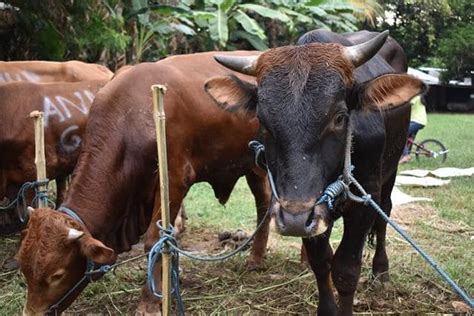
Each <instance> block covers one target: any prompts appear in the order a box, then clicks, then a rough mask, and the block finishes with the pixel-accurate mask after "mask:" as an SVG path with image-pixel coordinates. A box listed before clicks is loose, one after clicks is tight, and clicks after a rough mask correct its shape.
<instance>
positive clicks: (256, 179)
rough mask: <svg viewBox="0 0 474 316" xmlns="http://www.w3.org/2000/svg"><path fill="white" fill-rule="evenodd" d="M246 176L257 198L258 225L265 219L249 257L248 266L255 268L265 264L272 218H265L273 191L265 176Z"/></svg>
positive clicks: (251, 174)
mask: <svg viewBox="0 0 474 316" xmlns="http://www.w3.org/2000/svg"><path fill="white" fill-rule="evenodd" d="M245 177H246V180H247V183H248V185H249V187H250V190H251V191H252V194H253V196H254V198H255V205H256V208H257V226H258V225H259V224H260V223H261V222H262V221H263V220H264V219H265V221H264V222H263V223H262V224H261V227H260V229H259V231H258V232H257V233H256V235H255V238H254V241H253V245H252V250H251V253H250V256H249V258H248V259H247V266H248V267H249V269H251V270H254V269H261V268H262V267H263V266H264V258H265V253H266V250H267V242H268V233H269V229H270V219H271V218H270V216H267V217H266V218H265V214H266V213H267V211H268V207H269V205H270V199H271V191H270V187H269V185H268V181H267V178H266V177H265V176H263V177H261V176H258V175H257V174H255V173H254V172H250V173H249V174H247V175H246V176H245Z"/></svg>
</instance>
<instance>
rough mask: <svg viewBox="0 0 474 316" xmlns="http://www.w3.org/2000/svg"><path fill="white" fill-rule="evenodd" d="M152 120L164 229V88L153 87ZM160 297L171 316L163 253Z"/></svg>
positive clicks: (168, 265)
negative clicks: (154, 132)
mask: <svg viewBox="0 0 474 316" xmlns="http://www.w3.org/2000/svg"><path fill="white" fill-rule="evenodd" d="M151 89H152V94H153V119H154V120H155V127H156V144H157V147H158V170H159V172H160V197H161V200H160V201H161V221H162V225H163V227H164V228H165V229H167V228H168V227H169V226H170V201H169V186H168V158H167V154H166V124H165V123H166V116H165V109H164V103H163V98H164V97H163V95H164V93H165V92H166V87H165V86H163V85H153V86H152V87H151ZM161 262H162V265H163V266H162V295H163V301H162V303H163V305H162V312H163V316H168V315H171V255H170V254H169V252H168V251H165V252H164V253H163V256H162V260H161Z"/></svg>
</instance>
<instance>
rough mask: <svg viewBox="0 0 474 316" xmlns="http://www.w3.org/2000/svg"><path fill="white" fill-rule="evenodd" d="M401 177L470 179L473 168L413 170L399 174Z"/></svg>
mask: <svg viewBox="0 0 474 316" xmlns="http://www.w3.org/2000/svg"><path fill="white" fill-rule="evenodd" d="M400 174H402V175H406V176H414V177H426V176H428V175H431V176H435V177H438V178H451V177H471V176H473V175H474V167H473V168H465V169H461V168H439V169H436V170H423V169H414V170H405V171H402V172H400Z"/></svg>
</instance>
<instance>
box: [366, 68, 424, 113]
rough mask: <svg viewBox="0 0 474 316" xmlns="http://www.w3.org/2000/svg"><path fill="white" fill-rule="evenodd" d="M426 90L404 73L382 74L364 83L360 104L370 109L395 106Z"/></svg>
mask: <svg viewBox="0 0 474 316" xmlns="http://www.w3.org/2000/svg"><path fill="white" fill-rule="evenodd" d="M426 90H427V86H426V85H425V84H424V83H423V82H422V81H421V80H419V79H417V78H415V77H412V76H409V75H406V74H389V75H383V76H380V77H378V78H375V79H373V80H371V81H369V82H368V83H366V84H365V86H364V88H363V95H362V100H361V101H362V104H361V106H362V107H363V108H368V109H371V110H383V109H387V108H395V107H398V106H401V105H404V104H406V103H408V102H409V101H410V100H411V99H413V98H414V97H415V96H417V95H419V94H422V93H424V92H425V91H426Z"/></svg>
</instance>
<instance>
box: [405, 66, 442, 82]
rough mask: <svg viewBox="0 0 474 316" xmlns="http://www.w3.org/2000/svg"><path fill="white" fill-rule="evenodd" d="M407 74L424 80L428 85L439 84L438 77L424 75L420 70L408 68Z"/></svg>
mask: <svg viewBox="0 0 474 316" xmlns="http://www.w3.org/2000/svg"><path fill="white" fill-rule="evenodd" d="M407 73H408V74H409V75H412V76H414V77H416V78H418V79H420V80H422V81H423V82H424V83H426V84H439V79H438V77H435V76H431V75H429V74H427V73H424V72H423V71H420V70H418V69H415V68H411V67H408V71H407ZM438 74H439V73H438Z"/></svg>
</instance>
